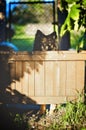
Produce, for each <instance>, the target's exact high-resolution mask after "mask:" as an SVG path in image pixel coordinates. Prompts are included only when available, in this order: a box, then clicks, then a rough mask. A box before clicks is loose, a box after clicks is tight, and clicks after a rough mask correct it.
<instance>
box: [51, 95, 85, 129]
mask: <svg viewBox="0 0 86 130" xmlns="http://www.w3.org/2000/svg"><path fill="white" fill-rule="evenodd" d="M83 99H84V94H83V93H78V99H77V100H76V101H74V102H67V104H66V105H61V106H60V107H59V108H58V107H57V108H56V110H57V114H59V113H58V111H60V113H61V115H60V116H59V118H58V119H57V120H56V119H55V120H53V123H51V125H50V127H49V129H48V130H51V129H52V130H67V129H68V130H69V129H71V130H85V129H86V105H85V104H84V100H83Z"/></svg>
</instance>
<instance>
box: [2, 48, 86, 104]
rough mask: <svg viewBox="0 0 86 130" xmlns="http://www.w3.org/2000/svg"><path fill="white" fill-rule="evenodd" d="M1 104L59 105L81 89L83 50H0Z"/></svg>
mask: <svg viewBox="0 0 86 130" xmlns="http://www.w3.org/2000/svg"><path fill="white" fill-rule="evenodd" d="M0 57H1V61H0V62H1V63H0V64H1V65H0V79H1V80H0V93H1V94H0V103H23V104H27V103H29V104H31V103H35V104H36V103H37V104H58V103H64V102H66V101H69V100H74V99H76V98H77V91H80V92H81V91H82V90H84V86H85V60H86V52H85V51H82V52H80V53H77V52H76V51H50V52H34V53H28V52H18V53H11V54H9V53H6V54H5V53H4V54H3V53H1V54H0Z"/></svg>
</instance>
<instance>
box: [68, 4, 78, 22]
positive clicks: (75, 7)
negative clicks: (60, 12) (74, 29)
mask: <svg viewBox="0 0 86 130" xmlns="http://www.w3.org/2000/svg"><path fill="white" fill-rule="evenodd" d="M79 7H80V5H79V4H78V5H76V4H73V5H72V6H71V9H70V12H69V13H70V17H71V18H72V19H73V20H78V19H79V13H80V10H79Z"/></svg>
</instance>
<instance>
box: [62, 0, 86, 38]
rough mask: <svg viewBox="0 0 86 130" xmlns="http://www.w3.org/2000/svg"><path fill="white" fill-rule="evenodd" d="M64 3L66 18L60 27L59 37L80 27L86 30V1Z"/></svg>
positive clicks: (73, 0) (67, 1) (68, 0)
mask: <svg viewBox="0 0 86 130" xmlns="http://www.w3.org/2000/svg"><path fill="white" fill-rule="evenodd" d="M61 1H63V0H61ZM65 2H66V7H65V8H66V10H67V11H68V16H67V18H66V20H65V22H64V24H63V25H62V28H61V33H60V35H61V36H62V35H64V33H65V32H66V31H67V30H69V31H71V30H74V29H76V30H78V29H79V28H80V27H81V26H83V27H85V28H86V0H82V1H81V0H65Z"/></svg>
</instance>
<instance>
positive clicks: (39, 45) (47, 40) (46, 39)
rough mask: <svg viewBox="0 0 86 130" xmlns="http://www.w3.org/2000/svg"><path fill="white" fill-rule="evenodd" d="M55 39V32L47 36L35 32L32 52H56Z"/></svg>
mask: <svg viewBox="0 0 86 130" xmlns="http://www.w3.org/2000/svg"><path fill="white" fill-rule="evenodd" d="M56 39H57V35H56V32H52V33H50V34H48V35H45V34H44V33H43V32H42V31H40V30H37V32H36V36H35V41H34V47H33V51H54V50H57V45H56Z"/></svg>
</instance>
